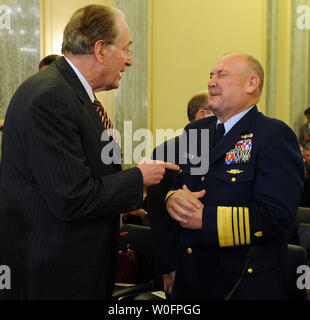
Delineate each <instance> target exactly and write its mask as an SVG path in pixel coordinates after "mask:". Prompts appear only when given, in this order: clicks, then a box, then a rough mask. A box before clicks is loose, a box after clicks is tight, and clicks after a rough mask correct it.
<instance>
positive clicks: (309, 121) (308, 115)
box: [306, 114, 310, 123]
mask: <svg viewBox="0 0 310 320" xmlns="http://www.w3.org/2000/svg"><path fill="white" fill-rule="evenodd" d="M306 119H307V122H308V123H310V114H306Z"/></svg>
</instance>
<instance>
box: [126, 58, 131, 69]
mask: <svg viewBox="0 0 310 320" xmlns="http://www.w3.org/2000/svg"><path fill="white" fill-rule="evenodd" d="M132 65H133V58H132V56H129V57H128V58H127V60H126V66H127V67H132Z"/></svg>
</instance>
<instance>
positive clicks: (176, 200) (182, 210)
mask: <svg viewBox="0 0 310 320" xmlns="http://www.w3.org/2000/svg"><path fill="white" fill-rule="evenodd" d="M205 194H206V190H201V191H199V192H191V191H190V190H189V189H188V188H187V186H185V185H184V186H183V188H182V189H179V190H178V191H177V192H176V193H174V194H173V195H172V196H171V197H170V198H169V199H168V201H167V204H166V208H167V211H168V213H169V214H170V216H171V218H172V219H174V220H176V221H178V222H179V223H180V225H181V227H183V228H187V229H201V228H202V212H203V207H204V205H203V204H202V202H201V201H200V200H198V199H200V198H202V197H204V195H205Z"/></svg>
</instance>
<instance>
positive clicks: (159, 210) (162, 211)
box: [146, 141, 179, 274]
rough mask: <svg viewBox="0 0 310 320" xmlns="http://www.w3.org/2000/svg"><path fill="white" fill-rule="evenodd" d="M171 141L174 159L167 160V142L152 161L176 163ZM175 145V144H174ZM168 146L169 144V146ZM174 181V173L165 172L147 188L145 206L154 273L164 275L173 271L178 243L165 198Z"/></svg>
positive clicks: (175, 227) (176, 230)
mask: <svg viewBox="0 0 310 320" xmlns="http://www.w3.org/2000/svg"><path fill="white" fill-rule="evenodd" d="M174 142H175V141H171V142H170V143H171V146H172V148H173V150H170V153H171V156H172V157H173V158H174V159H171V158H170V159H167V142H166V143H164V144H162V145H160V146H159V147H157V148H156V149H155V150H154V152H153V154H152V159H157V160H165V161H167V160H168V161H169V162H177V161H178V160H177V158H175V156H176V154H177V153H176V151H175V147H176V145H175V144H174ZM176 144H177V142H176ZM169 145H170V144H169ZM174 179H175V172H174V171H170V170H167V172H166V174H165V175H164V178H163V180H162V181H161V182H160V183H159V184H158V185H154V186H152V187H149V188H148V193H147V198H146V205H147V211H148V214H149V216H150V222H151V228H152V248H153V254H154V260H155V272H156V273H157V274H165V273H168V272H171V271H175V269H176V264H177V246H178V241H179V225H178V223H177V222H176V221H173V220H172V219H170V217H169V215H168V214H167V211H166V206H165V197H166V194H167V192H168V190H169V186H170V185H171V184H172V183H173V181H174Z"/></svg>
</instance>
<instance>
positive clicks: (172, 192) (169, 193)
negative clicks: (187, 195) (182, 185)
mask: <svg viewBox="0 0 310 320" xmlns="http://www.w3.org/2000/svg"><path fill="white" fill-rule="evenodd" d="M176 192H177V190H171V191H169V192H168V193H167V195H166V199H165V201H166V202H167V200H168V199H169V198H170V197H171V196H172V195H173V194H175V193H176Z"/></svg>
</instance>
